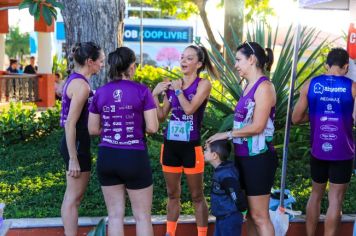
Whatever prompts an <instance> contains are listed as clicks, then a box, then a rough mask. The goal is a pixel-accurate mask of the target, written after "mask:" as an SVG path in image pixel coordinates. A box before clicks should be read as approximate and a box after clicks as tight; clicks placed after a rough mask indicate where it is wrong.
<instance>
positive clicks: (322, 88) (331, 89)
mask: <svg viewBox="0 0 356 236" xmlns="http://www.w3.org/2000/svg"><path fill="white" fill-rule="evenodd" d="M324 91H325V92H330V93H346V88H343V87H336V88H334V87H328V86H323V85H321V84H320V83H316V84H315V85H314V93H319V94H323V93H324Z"/></svg>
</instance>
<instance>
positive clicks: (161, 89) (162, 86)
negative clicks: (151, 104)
mask: <svg viewBox="0 0 356 236" xmlns="http://www.w3.org/2000/svg"><path fill="white" fill-rule="evenodd" d="M170 85H171V82H160V83H158V84H157V85H156V87H155V88H154V89H153V91H152V95H153V96H158V95H159V94H161V93H162V92H164V91H166V90H167V89H168V87H169V86H170Z"/></svg>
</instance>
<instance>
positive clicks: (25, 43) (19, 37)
mask: <svg viewBox="0 0 356 236" xmlns="http://www.w3.org/2000/svg"><path fill="white" fill-rule="evenodd" d="M5 52H6V54H7V55H8V56H9V57H10V58H18V57H20V58H22V56H23V55H26V54H29V53H30V35H29V34H28V33H21V32H20V28H19V27H18V26H15V27H10V30H9V34H8V35H7V36H6V42H5Z"/></svg>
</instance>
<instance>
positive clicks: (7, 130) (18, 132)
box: [0, 102, 60, 148]
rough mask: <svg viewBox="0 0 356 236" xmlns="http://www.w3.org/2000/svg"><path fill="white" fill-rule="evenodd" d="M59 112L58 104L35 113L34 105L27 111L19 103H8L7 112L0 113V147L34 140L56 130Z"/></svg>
mask: <svg viewBox="0 0 356 236" xmlns="http://www.w3.org/2000/svg"><path fill="white" fill-rule="evenodd" d="M59 111H60V104H59V103H56V106H55V107H54V108H53V109H48V110H46V111H43V112H37V110H36V106H35V105H33V107H32V108H30V109H27V108H24V107H23V105H22V103H21V102H18V103H10V108H9V110H8V111H6V112H5V110H3V112H2V113H0V147H3V148H4V147H6V146H9V145H11V144H15V143H18V142H20V141H28V140H31V139H35V138H38V137H41V136H43V135H46V134H48V133H49V132H51V131H52V130H54V129H56V128H58V127H59Z"/></svg>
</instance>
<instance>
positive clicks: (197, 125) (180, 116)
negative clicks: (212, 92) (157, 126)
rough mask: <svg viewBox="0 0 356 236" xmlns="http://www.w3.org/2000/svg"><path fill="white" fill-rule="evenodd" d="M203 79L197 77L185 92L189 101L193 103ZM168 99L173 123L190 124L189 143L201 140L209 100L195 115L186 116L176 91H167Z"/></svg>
mask: <svg viewBox="0 0 356 236" xmlns="http://www.w3.org/2000/svg"><path fill="white" fill-rule="evenodd" d="M200 80H201V78H199V77H197V78H196V79H195V80H194V82H193V83H192V84H191V85H190V86H189V87H188V88H186V89H184V90H183V94H184V96H185V97H186V99H188V101H191V100H192V99H193V97H194V96H195V94H196V93H197V88H198V85H199V82H200ZM167 97H168V100H169V102H170V104H171V110H172V112H171V117H170V120H172V121H186V122H189V123H190V135H189V136H190V138H189V141H196V140H198V141H199V140H200V129H201V125H202V121H203V117H204V111H205V108H206V104H207V103H208V100H207V99H206V100H205V101H204V102H203V103H202V104H201V105H200V107H199V108H198V109H197V110H196V111H195V113H194V114H192V115H186V114H185V113H184V110H183V108H182V107H181V105H180V103H179V100H178V97H177V96H176V95H175V93H174V90H172V89H169V90H167ZM164 136H165V139H167V128H166V130H165V135H164Z"/></svg>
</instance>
